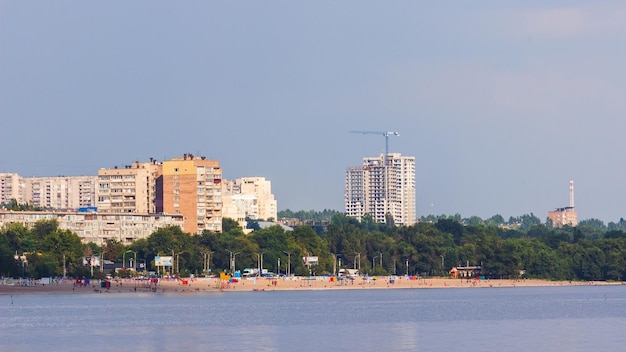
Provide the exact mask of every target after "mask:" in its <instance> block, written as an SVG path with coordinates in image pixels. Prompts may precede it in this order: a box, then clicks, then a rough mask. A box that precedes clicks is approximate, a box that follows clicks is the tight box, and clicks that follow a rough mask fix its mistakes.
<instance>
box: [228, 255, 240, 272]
mask: <svg viewBox="0 0 626 352" xmlns="http://www.w3.org/2000/svg"><path fill="white" fill-rule="evenodd" d="M226 251H227V252H228V253H230V274H231V275H234V274H235V257H236V256H237V254H239V252H233V251H231V250H228V249H227V250H226Z"/></svg>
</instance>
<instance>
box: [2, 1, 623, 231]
mask: <svg viewBox="0 0 626 352" xmlns="http://www.w3.org/2000/svg"><path fill="white" fill-rule="evenodd" d="M625 62H626V4H624V3H623V2H621V1H597V2H588V1H558V0H557V1H551V2H545V1H524V2H508V1H507V2H503V1H480V2H467V1H445V2H439V1H430V2H426V1H424V2H422V1H414V0H411V1H315V2H302V1H262V2H260V1H237V2H230V1H229V2H226V1H225V2H218V1H186V2H184V3H179V2H172V1H153V0H151V1H139V0H138V1H106V2H97V3H93V2H84V1H28V2H25V1H8V0H1V1H0V172H16V173H19V174H20V175H22V176H57V175H66V176H72V175H97V172H98V169H99V168H110V167H114V166H123V165H127V164H130V163H132V162H133V161H136V160H138V161H148V160H149V158H150V157H153V158H155V159H157V160H166V159H170V158H172V157H180V156H182V154H183V153H192V154H195V155H203V156H206V157H207V158H209V159H216V160H219V162H220V164H221V166H222V168H223V177H224V178H226V179H235V178H238V177H245V176H264V177H266V178H267V179H269V180H270V181H272V190H273V193H274V194H275V196H276V198H277V201H278V208H279V210H284V209H291V210H294V211H295V210H310V209H314V210H322V209H335V210H340V211H343V206H344V203H343V202H344V198H343V197H344V177H345V171H346V168H347V167H349V166H356V165H360V164H361V163H362V159H363V157H368V156H376V155H379V154H380V153H383V152H384V150H385V140H384V137H383V136H378V135H360V134H351V133H349V131H351V130H378V131H394V132H399V134H400V135H399V136H391V137H389V151H390V152H396V153H401V154H402V155H410V156H415V158H416V190H417V192H416V196H417V215H418V217H420V216H424V215H429V214H448V215H453V214H457V213H458V214H461V215H462V216H463V217H470V216H474V215H476V216H479V217H481V218H489V217H491V216H493V215H495V214H500V215H502V216H504V217H505V219H508V217H510V216H520V215H524V214H530V213H533V214H534V215H536V216H538V217H539V218H540V219H542V220H545V219H546V217H547V212H548V211H550V210H553V209H554V208H558V207H565V206H568V205H569V189H568V187H569V181H570V180H574V182H575V201H576V203H575V205H576V209H577V211H578V215H579V219H590V218H596V219H600V220H603V221H605V223H608V222H610V221H618V220H619V219H620V218H621V217H626V214H625V213H626V211H625V210H626V206H625V204H624V199H625V195H626V163H625V162H624V155H625V149H626V142H625V141H624V139H623V138H622V137H623V136H624V134H625V132H626V118H625V112H626V69H625V68H624V67H625V66H624V63H625Z"/></svg>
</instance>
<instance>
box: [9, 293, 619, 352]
mask: <svg viewBox="0 0 626 352" xmlns="http://www.w3.org/2000/svg"><path fill="white" fill-rule="evenodd" d="M625 326H626V286H567V287H526V288H523V287H517V288H484V289H483V288H480V289H389V290H342V291H276V292H270V291H266V292H228V293H214V294H189V295H180V294H179V295H167V294H159V293H156V294H155V293H152V294H145V293H141V294H139V293H138V294H66V295H14V296H12V297H11V296H8V295H4V296H0V350H2V351H26V350H28V351H104V350H108V351H251V350H255V351H330V350H333V351H470V352H471V351H623V350H625V349H626V333H624V327H625Z"/></svg>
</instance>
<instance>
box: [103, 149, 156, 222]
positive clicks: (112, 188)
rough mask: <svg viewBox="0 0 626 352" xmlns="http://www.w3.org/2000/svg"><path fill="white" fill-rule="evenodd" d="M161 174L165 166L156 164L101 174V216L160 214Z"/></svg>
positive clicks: (153, 162) (138, 163)
mask: <svg viewBox="0 0 626 352" xmlns="http://www.w3.org/2000/svg"><path fill="white" fill-rule="evenodd" d="M160 171H161V164H159V163H157V162H156V161H154V160H152V161H150V162H138V161H136V162H134V163H132V164H131V165H126V166H124V167H123V168H118V167H114V168H111V169H100V170H98V187H97V191H96V193H97V203H96V206H97V208H98V212H100V213H141V214H153V213H156V200H157V193H156V179H157V177H158V176H159V174H160Z"/></svg>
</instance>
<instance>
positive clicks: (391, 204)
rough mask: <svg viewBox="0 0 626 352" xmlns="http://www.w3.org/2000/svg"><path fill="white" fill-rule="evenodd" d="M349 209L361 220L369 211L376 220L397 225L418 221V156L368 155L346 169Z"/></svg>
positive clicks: (347, 203) (347, 210) (351, 213)
mask: <svg viewBox="0 0 626 352" xmlns="http://www.w3.org/2000/svg"><path fill="white" fill-rule="evenodd" d="M345 181H346V187H345V198H344V200H345V212H346V215H347V216H350V217H355V218H357V219H359V220H361V218H362V217H363V216H364V215H365V214H369V215H370V216H371V217H372V218H373V219H374V221H376V222H379V223H386V222H387V214H389V215H391V216H392V217H393V220H394V223H395V224H397V225H401V226H402V225H404V226H409V225H413V224H414V223H415V222H416V212H415V157H412V156H402V155H401V154H399V153H390V154H388V155H387V158H385V157H384V155H380V156H378V157H366V158H364V159H363V165H362V166H359V167H350V168H348V169H347V170H346V180H345Z"/></svg>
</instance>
